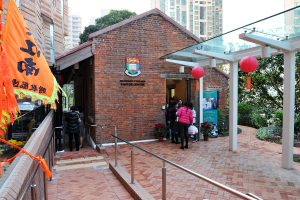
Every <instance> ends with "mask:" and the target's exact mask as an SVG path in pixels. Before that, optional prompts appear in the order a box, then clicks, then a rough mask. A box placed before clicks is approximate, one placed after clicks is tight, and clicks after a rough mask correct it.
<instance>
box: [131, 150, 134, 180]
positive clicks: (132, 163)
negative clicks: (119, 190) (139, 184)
mask: <svg viewBox="0 0 300 200" xmlns="http://www.w3.org/2000/svg"><path fill="white" fill-rule="evenodd" d="M131 184H134V151H133V147H132V149H131Z"/></svg>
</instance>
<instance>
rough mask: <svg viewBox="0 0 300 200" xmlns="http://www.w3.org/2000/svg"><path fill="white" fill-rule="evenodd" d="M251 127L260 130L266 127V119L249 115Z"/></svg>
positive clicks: (256, 115)
mask: <svg viewBox="0 0 300 200" xmlns="http://www.w3.org/2000/svg"><path fill="white" fill-rule="evenodd" d="M251 126H252V127H254V128H261V127H266V126H268V123H267V119H266V118H264V117H262V116H261V115H260V114H252V115H251Z"/></svg>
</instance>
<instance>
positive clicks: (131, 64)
mask: <svg viewBox="0 0 300 200" xmlns="http://www.w3.org/2000/svg"><path fill="white" fill-rule="evenodd" d="M125 74H126V75H127V76H130V77H135V76H138V75H140V74H141V71H140V59H139V58H132V57H126V71H125Z"/></svg>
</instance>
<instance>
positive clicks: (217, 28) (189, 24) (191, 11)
mask: <svg viewBox="0 0 300 200" xmlns="http://www.w3.org/2000/svg"><path fill="white" fill-rule="evenodd" d="M151 8H158V9H160V10H161V11H163V12H164V13H166V14H167V15H168V16H170V17H171V18H172V19H174V20H175V21H176V22H178V23H179V24H181V25H182V26H183V27H185V28H186V29H188V30H189V31H191V32H193V33H194V34H195V35H196V36H198V37H200V38H202V39H204V40H206V39H210V38H212V37H215V36H217V35H221V34H222V32H223V22H222V19H223V18H222V13H223V12H222V0H202V1H198V0H197V1H196V0H151Z"/></svg>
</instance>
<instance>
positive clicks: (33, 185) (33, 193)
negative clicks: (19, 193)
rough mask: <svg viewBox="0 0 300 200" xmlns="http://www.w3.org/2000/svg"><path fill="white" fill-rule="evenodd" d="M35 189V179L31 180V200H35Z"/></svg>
mask: <svg viewBox="0 0 300 200" xmlns="http://www.w3.org/2000/svg"><path fill="white" fill-rule="evenodd" d="M35 188H36V184H35V179H33V180H32V183H31V200H36V191H35Z"/></svg>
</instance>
